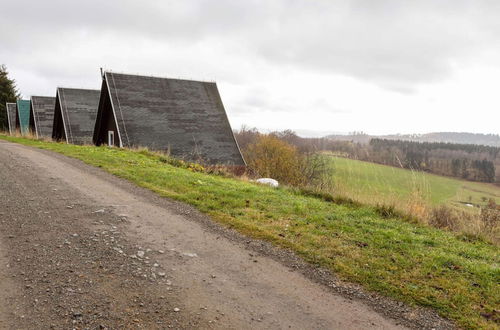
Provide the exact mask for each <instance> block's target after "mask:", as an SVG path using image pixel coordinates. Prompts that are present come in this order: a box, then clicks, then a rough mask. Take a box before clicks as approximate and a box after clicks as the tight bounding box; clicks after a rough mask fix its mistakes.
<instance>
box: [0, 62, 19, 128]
mask: <svg viewBox="0 0 500 330" xmlns="http://www.w3.org/2000/svg"><path fill="white" fill-rule="evenodd" d="M20 97H21V95H20V94H19V91H18V90H17V88H16V82H15V81H14V79H10V78H9V73H8V72H7V67H6V66H5V65H3V64H2V65H0V131H7V130H8V123H7V109H6V108H5V103H7V102H16V101H17V100H18V99H19V98H20Z"/></svg>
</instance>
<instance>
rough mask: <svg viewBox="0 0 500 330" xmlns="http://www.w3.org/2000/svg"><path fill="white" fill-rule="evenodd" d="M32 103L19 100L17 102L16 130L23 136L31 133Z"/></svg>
mask: <svg viewBox="0 0 500 330" xmlns="http://www.w3.org/2000/svg"><path fill="white" fill-rule="evenodd" d="M30 103H31V102H30V101H29V100H18V101H17V102H16V109H17V111H16V130H19V131H20V132H21V134H22V135H26V134H28V133H29V128H30Z"/></svg>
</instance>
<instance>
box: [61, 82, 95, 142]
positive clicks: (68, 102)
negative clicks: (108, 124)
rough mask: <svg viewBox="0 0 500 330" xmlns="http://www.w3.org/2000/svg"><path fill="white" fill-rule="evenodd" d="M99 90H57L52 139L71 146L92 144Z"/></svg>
mask: <svg viewBox="0 0 500 330" xmlns="http://www.w3.org/2000/svg"><path fill="white" fill-rule="evenodd" d="M100 93H101V92H100V91H99V90H93V89H75V88H60V87H59V88H57V93H56V103H55V108H54V109H55V110H54V123H53V127H52V138H53V139H54V140H56V141H66V142H67V143H71V144H91V143H92V135H93V132H94V125H95V118H96V115H97V106H98V105H99V95H100Z"/></svg>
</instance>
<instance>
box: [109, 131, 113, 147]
mask: <svg viewBox="0 0 500 330" xmlns="http://www.w3.org/2000/svg"><path fill="white" fill-rule="evenodd" d="M114 145H115V132H114V131H108V146H110V147H112V146H114Z"/></svg>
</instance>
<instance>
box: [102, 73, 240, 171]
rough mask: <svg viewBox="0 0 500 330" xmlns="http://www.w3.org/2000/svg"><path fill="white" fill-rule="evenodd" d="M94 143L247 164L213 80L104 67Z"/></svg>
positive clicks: (227, 162) (210, 160)
mask: <svg viewBox="0 0 500 330" xmlns="http://www.w3.org/2000/svg"><path fill="white" fill-rule="evenodd" d="M94 143H95V144H96V145H101V144H106V145H112V146H118V147H141V146H142V147H148V148H150V149H152V150H159V151H164V152H168V153H170V154H171V155H172V156H174V157H177V158H182V159H186V160H191V161H203V162H205V163H209V164H225V165H245V162H244V160H243V157H242V155H241V152H240V149H239V147H238V144H237V143H236V140H235V138H234V135H233V132H232V130H231V126H230V124H229V121H228V118H227V116H226V111H225V110H224V106H223V104H222V100H221V98H220V95H219V91H218V89H217V85H216V84H215V83H213V82H201V81H193V80H180V79H169V78H157V77H147V76H137V75H128V74H118V73H112V72H105V73H104V75H103V83H102V88H101V98H100V102H99V110H98V114H97V119H96V123H95V129H94Z"/></svg>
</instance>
